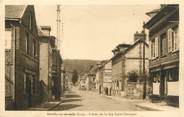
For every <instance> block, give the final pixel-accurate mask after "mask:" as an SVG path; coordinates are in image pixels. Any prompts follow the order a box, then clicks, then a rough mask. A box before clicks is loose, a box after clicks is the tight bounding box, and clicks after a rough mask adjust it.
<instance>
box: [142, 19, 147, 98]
mask: <svg viewBox="0 0 184 117" xmlns="http://www.w3.org/2000/svg"><path fill="white" fill-rule="evenodd" d="M144 24H145V22H143V26H144ZM143 35H144V38H143V40H142V41H143V80H144V84H143V99H145V98H146V79H147V78H146V71H145V43H146V33H145V28H143Z"/></svg>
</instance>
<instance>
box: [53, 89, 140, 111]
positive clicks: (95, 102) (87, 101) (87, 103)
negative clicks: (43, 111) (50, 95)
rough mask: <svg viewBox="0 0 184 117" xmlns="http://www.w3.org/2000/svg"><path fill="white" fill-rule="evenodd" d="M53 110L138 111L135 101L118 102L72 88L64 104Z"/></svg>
mask: <svg viewBox="0 0 184 117" xmlns="http://www.w3.org/2000/svg"><path fill="white" fill-rule="evenodd" d="M53 110H63V111H138V110H141V109H139V108H137V107H136V106H135V102H134V101H128V100H123V99H122V100H117V99H113V98H109V97H107V96H103V95H99V94H97V93H96V92H92V91H81V90H78V89H77V88H72V89H71V90H68V91H66V93H65V95H64V98H63V99H62V103H61V104H60V105H59V106H57V107H56V108H54V109H53Z"/></svg>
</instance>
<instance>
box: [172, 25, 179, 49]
mask: <svg viewBox="0 0 184 117" xmlns="http://www.w3.org/2000/svg"><path fill="white" fill-rule="evenodd" d="M173 38H174V39H173V40H174V41H173V43H174V44H173V45H174V46H173V48H174V50H178V49H179V31H178V27H175V28H173Z"/></svg>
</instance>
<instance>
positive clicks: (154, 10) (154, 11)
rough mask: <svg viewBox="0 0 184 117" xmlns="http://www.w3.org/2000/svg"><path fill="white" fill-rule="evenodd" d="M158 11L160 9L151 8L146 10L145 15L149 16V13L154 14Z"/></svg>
mask: <svg viewBox="0 0 184 117" xmlns="http://www.w3.org/2000/svg"><path fill="white" fill-rule="evenodd" d="M159 11H160V9H153V10H151V11H149V12H147V13H146V15H148V16H150V14H153V13H155V15H156V13H158V12H159Z"/></svg>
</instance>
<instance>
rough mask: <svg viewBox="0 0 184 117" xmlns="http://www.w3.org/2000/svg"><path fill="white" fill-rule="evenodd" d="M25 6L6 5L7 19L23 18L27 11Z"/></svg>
mask: <svg viewBox="0 0 184 117" xmlns="http://www.w3.org/2000/svg"><path fill="white" fill-rule="evenodd" d="M26 7H27V6H25V5H6V6H5V17H6V18H21V16H22V14H23V13H24V11H25V8H26Z"/></svg>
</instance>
